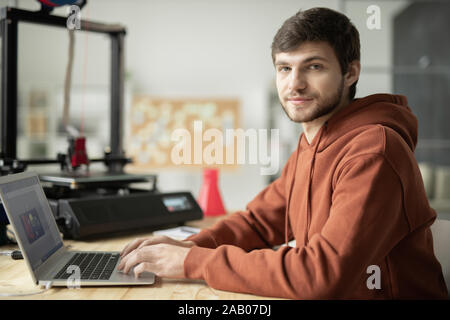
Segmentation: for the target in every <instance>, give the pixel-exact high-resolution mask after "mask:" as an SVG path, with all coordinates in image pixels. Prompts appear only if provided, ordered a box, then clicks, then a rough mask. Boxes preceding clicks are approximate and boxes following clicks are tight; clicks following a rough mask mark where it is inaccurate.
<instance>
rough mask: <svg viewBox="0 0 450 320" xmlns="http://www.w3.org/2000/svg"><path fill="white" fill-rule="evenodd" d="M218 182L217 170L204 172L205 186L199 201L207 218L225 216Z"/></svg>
mask: <svg viewBox="0 0 450 320" xmlns="http://www.w3.org/2000/svg"><path fill="white" fill-rule="evenodd" d="M217 180H218V170H217V169H204V170H203V184H202V187H201V189H200V195H199V197H198V200H197V201H198V204H199V205H200V208H202V210H203V213H204V215H205V216H220V215H223V214H225V208H224V206H223V202H222V198H221V196H220V192H219V187H218V184H217Z"/></svg>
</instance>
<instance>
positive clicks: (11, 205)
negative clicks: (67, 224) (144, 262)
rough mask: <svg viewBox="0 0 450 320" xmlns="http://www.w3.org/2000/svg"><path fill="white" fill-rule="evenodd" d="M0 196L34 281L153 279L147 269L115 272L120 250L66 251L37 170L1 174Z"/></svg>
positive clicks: (148, 281) (92, 282)
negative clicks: (145, 270)
mask: <svg viewBox="0 0 450 320" xmlns="http://www.w3.org/2000/svg"><path fill="white" fill-rule="evenodd" d="M0 199H1V202H2V203H3V206H4V208H5V211H6V214H7V216H8V219H9V222H10V223H11V225H12V227H13V228H14V232H15V236H16V240H17V242H18V244H19V247H20V250H21V251H22V255H23V257H24V259H25V261H26V263H27V266H28V269H29V270H30V273H31V277H32V278H33V281H34V282H35V283H36V284H38V285H47V284H48V283H49V282H51V283H52V286H73V284H74V283H75V284H76V285H79V286H117V285H149V284H153V283H154V282H155V275H154V274H153V273H150V272H146V273H143V274H142V275H140V276H139V278H135V276H134V273H133V272H132V270H131V271H130V272H129V273H128V274H124V273H122V272H121V271H118V270H117V266H118V265H119V260H120V259H119V258H120V252H100V251H89V252H88V251H69V250H67V248H66V247H65V246H64V245H63V240H62V238H61V235H60V233H59V230H58V227H57V225H56V221H55V218H54V217H53V213H52V211H51V209H50V205H49V203H48V200H47V198H46V196H45V193H44V190H43V189H42V186H41V183H40V181H39V177H38V175H37V174H36V173H33V172H23V173H17V174H11V175H7V176H3V177H0Z"/></svg>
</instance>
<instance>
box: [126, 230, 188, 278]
mask: <svg viewBox="0 0 450 320" xmlns="http://www.w3.org/2000/svg"><path fill="white" fill-rule="evenodd" d="M194 245H195V243H194V242H192V241H178V240H175V239H172V238H169V237H166V236H156V237H150V238H140V239H136V240H134V241H132V242H131V243H129V244H128V245H127V246H125V248H124V249H123V251H122V253H121V254H120V255H121V261H120V264H119V267H118V269H119V270H123V272H124V273H128V272H129V271H130V269H131V268H132V267H134V275H135V277H139V275H140V274H141V273H142V272H144V271H149V272H153V273H154V274H156V275H157V276H159V277H165V278H177V279H180V278H185V274H184V259H185V258H186V256H187V254H188V252H189V250H190V248H191V247H193V246H194Z"/></svg>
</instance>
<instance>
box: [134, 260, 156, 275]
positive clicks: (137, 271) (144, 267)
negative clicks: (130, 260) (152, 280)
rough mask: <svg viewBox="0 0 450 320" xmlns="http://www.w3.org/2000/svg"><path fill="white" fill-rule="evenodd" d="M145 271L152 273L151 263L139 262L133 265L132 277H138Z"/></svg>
mask: <svg viewBox="0 0 450 320" xmlns="http://www.w3.org/2000/svg"><path fill="white" fill-rule="evenodd" d="M145 271H147V272H153V273H154V266H153V264H152V263H150V262H141V263H139V264H138V265H137V266H135V267H134V277H135V278H139V276H140V275H141V274H142V273H143V272H145Z"/></svg>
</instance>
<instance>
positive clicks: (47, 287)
mask: <svg viewBox="0 0 450 320" xmlns="http://www.w3.org/2000/svg"><path fill="white" fill-rule="evenodd" d="M52 285H53V282H52V281H47V282H46V283H45V288H44V289H43V290H40V291H35V292H25V293H4V292H0V297H26V296H33V295H36V294H41V293H44V292H45V291H48V290H50V289H51V288H52Z"/></svg>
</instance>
